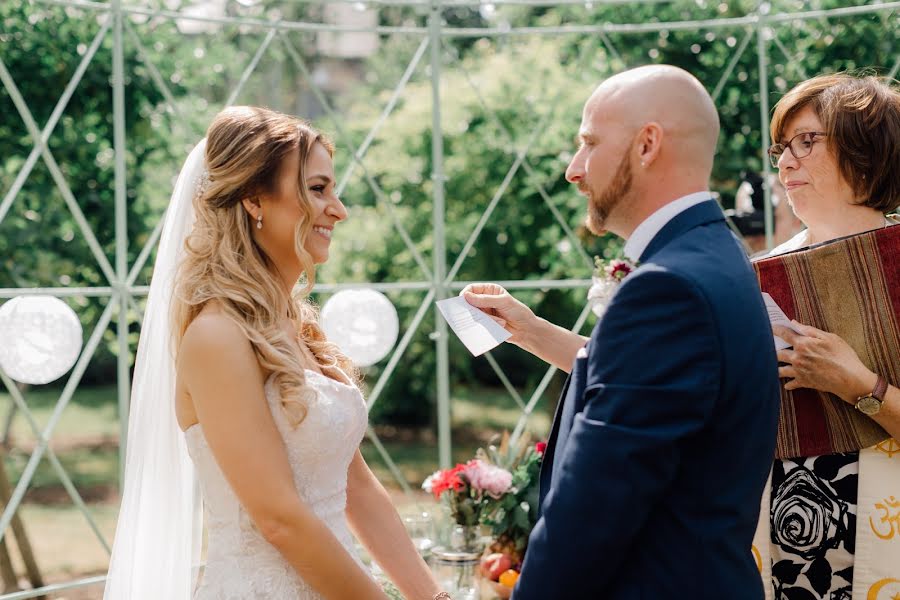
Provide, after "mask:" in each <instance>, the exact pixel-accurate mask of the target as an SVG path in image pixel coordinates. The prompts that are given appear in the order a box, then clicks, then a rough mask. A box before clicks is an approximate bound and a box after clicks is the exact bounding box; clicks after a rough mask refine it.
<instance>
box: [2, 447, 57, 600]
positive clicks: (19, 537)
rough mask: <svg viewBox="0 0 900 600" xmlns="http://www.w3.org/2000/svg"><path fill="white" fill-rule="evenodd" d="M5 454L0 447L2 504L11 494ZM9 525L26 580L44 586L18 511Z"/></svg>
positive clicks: (33, 586) (37, 585) (33, 584)
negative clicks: (23, 566)
mask: <svg viewBox="0 0 900 600" xmlns="http://www.w3.org/2000/svg"><path fill="white" fill-rule="evenodd" d="M5 455H6V452H5V451H4V450H3V448H2V447H0V501H2V503H3V504H4V505H6V504H7V503H8V502H9V499H10V496H12V485H10V483H9V477H8V476H7V474H6V461H5V460H4V459H5ZM9 527H10V529H12V532H13V535H15V536H16V546H18V547H19V553H20V554H21V555H22V562H23V563H25V573H26V574H27V575H28V581H29V582H31V587H32V588H39V587H44V579H43V577H41V572H40V569H38V566H37V561H35V560H34V552H33V551H32V549H31V542H29V541H28V535H27V534H26V533H25V526H24V525H23V524H22V519H21V517H19V514H18V511H17V512H16V514H15V515H13V518H12V521H10V524H9ZM4 542H5V539H4ZM44 598H46V596H40V599H44ZM40 599H39V600H40Z"/></svg>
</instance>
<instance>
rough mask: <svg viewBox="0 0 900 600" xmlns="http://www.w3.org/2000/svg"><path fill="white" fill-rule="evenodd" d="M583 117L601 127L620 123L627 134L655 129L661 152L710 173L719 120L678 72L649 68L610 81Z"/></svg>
mask: <svg viewBox="0 0 900 600" xmlns="http://www.w3.org/2000/svg"><path fill="white" fill-rule="evenodd" d="M588 112H590V116H591V118H593V119H599V120H600V121H601V123H602V122H604V121H607V122H608V121H610V120H615V121H619V122H620V123H622V124H623V125H624V126H625V127H626V129H630V130H631V132H632V134H637V133H638V132H639V130H640V129H641V128H642V127H644V126H645V125H647V124H648V123H654V122H655V123H658V124H659V125H660V126H661V127H662V129H663V131H664V134H665V137H666V138H667V140H666V142H667V143H666V144H665V146H666V148H671V149H677V150H678V152H677V156H679V157H681V158H683V159H684V162H687V163H691V164H692V165H695V166H700V165H701V164H702V165H704V166H708V169H707V170H708V171H710V172H711V171H712V163H713V156H714V155H715V151H716V141H717V140H718V137H719V115H718V113H717V112H716V107H715V105H714V104H713V101H712V98H710V96H709V93H707V91H706V89H705V88H704V87H703V84H701V83H700V82H699V81H697V78H696V77H694V76H693V75H691V74H690V73H688V72H687V71H685V70H683V69H679V68H678V67H673V66H670V65H651V66H646V67H638V68H636V69H631V70H628V71H624V72H622V73H619V74H618V75H615V76H613V77H610V78H609V79H607V80H606V81H604V82H603V83H602V84H600V85H599V86H598V87H597V89H596V90H594V93H593V94H592V95H591V97H590V99H589V100H588V102H587V104H586V106H585V116H587V113H588ZM664 149H665V148H664Z"/></svg>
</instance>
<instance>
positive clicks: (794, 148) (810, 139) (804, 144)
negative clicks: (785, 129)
mask: <svg viewBox="0 0 900 600" xmlns="http://www.w3.org/2000/svg"><path fill="white" fill-rule="evenodd" d="M821 137H825V134H824V133H822V132H821V131H805V132H803V133H798V134H797V135H795V136H794V137H792V138H791V139H790V141H789V142H788V143H787V144H772V145H771V146H770V147H769V162H770V163H772V166H773V167H775V168H776V169H777V168H778V159H779V158H781V155H782V154H784V151H785V150H790V151H791V154H793V155H794V158H796V159H797V160H800V159H801V158H806V157H807V156H809V153H810V152H812V148H813V144H815V143H816V142H818V141H819V140H818V138H821Z"/></svg>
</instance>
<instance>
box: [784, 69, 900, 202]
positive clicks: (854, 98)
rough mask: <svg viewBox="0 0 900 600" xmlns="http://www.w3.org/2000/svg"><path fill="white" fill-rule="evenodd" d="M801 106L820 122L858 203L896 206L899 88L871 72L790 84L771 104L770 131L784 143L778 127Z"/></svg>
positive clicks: (899, 187)
mask: <svg viewBox="0 0 900 600" xmlns="http://www.w3.org/2000/svg"><path fill="white" fill-rule="evenodd" d="M807 106H809V107H811V108H812V109H813V111H815V113H816V115H817V116H818V117H819V119H820V120H821V121H822V124H823V125H824V127H825V134H826V136H827V137H826V138H825V142H826V144H827V147H828V148H829V150H830V151H831V152H834V154H835V156H836V158H837V163H838V168H839V169H840V171H841V176H843V178H844V179H845V180H846V181H847V183H848V184H849V185H850V186H851V188H852V189H853V191H854V193H855V194H856V196H857V197H858V198H864V199H865V200H863V201H862V202H860V204H863V205H865V206H868V207H870V208H874V209H877V210H880V211H882V212H885V213H887V212H890V211H893V210H895V209H896V208H897V206H898V205H900V169H898V168H897V165H900V92H898V90H897V87H896V82H895V81H892V80H889V79H885V78H879V77H875V76H872V75H867V76H854V75H850V74H847V73H835V74H831V75H820V76H818V77H813V78H812V79H808V80H806V81H804V82H802V83H800V84H799V85H797V86H796V87H794V88H793V89H791V90H790V91H789V92H788V93H787V94H785V95H784V96H782V98H781V99H780V100H779V101H778V103H777V104H776V105H775V111H774V114H773V115H772V123H771V125H770V133H771V135H772V140H773V142H781V143H784V142H785V141H786V140H785V132H784V127H785V125H786V124H787V123H788V121H790V120H791V118H792V117H793V116H794V115H796V114H797V113H798V112H799V111H801V110H803V109H804V108H806V107H807Z"/></svg>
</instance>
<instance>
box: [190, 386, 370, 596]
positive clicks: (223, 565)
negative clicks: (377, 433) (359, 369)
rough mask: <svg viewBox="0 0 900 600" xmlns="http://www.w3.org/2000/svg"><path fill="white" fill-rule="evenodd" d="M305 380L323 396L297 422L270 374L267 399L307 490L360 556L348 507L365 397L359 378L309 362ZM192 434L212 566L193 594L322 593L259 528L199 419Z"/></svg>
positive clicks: (298, 481)
mask: <svg viewBox="0 0 900 600" xmlns="http://www.w3.org/2000/svg"><path fill="white" fill-rule="evenodd" d="M306 380H307V384H308V385H310V386H311V387H313V389H315V391H316V393H317V399H316V400H315V401H313V402H312V403H311V404H310V406H309V408H308V413H307V415H306V418H305V419H304V421H303V422H302V423H301V424H300V425H299V426H298V427H297V428H296V429H295V428H292V427H291V426H290V425H289V424H288V422H287V419H286V418H285V415H284V411H283V410H282V408H281V404H280V401H279V399H278V392H277V388H276V387H275V386H274V385H273V384H272V383H273V380H272V379H271V378H270V379H269V380H268V381H267V382H266V385H265V395H266V400H267V402H268V404H269V408H270V410H271V411H272V416H273V417H274V419H275V424H276V425H277V426H278V431H279V432H280V433H281V436H282V438H283V439H284V443H285V447H286V448H287V453H288V459H289V460H290V464H291V470H292V471H293V473H294V483H295V485H296V488H297V491H298V492H299V494H300V497H301V498H302V499H303V501H304V502H306V503H307V505H308V506H309V507H310V508H311V509H312V510H313V512H315V514H316V515H317V516H318V517H319V518H320V519H322V521H323V522H324V523H325V524H326V525H327V526H328V528H329V529H331V531H332V532H333V533H334V535H335V536H336V537H337V539H338V540H340V542H341V544H343V546H344V547H345V548H346V549H347V551H348V552H350V554H351V555H352V556H353V557H354V558H355V559H356V560H357V562H359V558H358V556H357V554H356V550H355V546H354V543H353V537H352V536H351V534H350V530H349V528H348V527H347V520H346V517H345V515H344V509H345V507H346V504H347V469H348V467H349V466H350V461H351V460H352V459H353V455H354V453H355V452H356V449H357V447H358V446H359V443H360V442H361V441H362V438H363V435H364V434H365V431H366V423H367V413H366V404H365V401H364V400H363V397H362V394H361V393H360V391H359V389H357V388H356V387H355V386H352V385H347V384H344V383H341V382H338V381H336V380H334V379H331V378H329V377H326V376H324V375H322V374H320V373H317V372H315V371H310V370H307V371H306ZM185 436H186V441H187V445H188V450H189V452H190V455H191V458H192V459H193V461H194V464H195V465H196V469H197V475H198V477H199V480H200V487H201V490H202V494H203V507H204V517H205V519H204V520H205V522H206V527H207V532H208V536H209V539H208V545H207V547H208V550H207V558H206V568H205V569H204V572H203V575H202V579H201V581H200V584H199V586H198V588H197V590H196V592H195V593H194V600H262V599H267V600H269V599H270V600H313V599H318V598H320V596H319V595H318V594H317V593H316V592H315V591H314V590H313V589H312V588H311V587H310V586H309V585H308V584H306V583H305V582H304V581H303V580H302V579H301V578H300V577H299V576H298V575H297V573H296V571H295V570H294V569H293V568H292V567H291V566H290V565H289V564H288V563H287V562H286V561H285V560H284V558H282V556H281V554H279V552H278V551H277V550H276V549H275V547H274V546H272V545H270V544H269V543H268V542H267V541H266V540H265V539H264V538H263V537H262V535H260V533H259V532H258V531H257V530H256V529H255V528H254V526H253V524H252V522H251V520H250V517H249V515H248V514H247V512H246V511H245V510H244V509H243V507H241V505H240V503H239V502H238V499H237V497H236V496H235V494H234V492H233V491H232V489H231V487H230V486H229V484H228V482H227V481H226V479H225V477H224V475H223V474H222V471H221V470H220V469H219V466H218V464H217V463H216V461H215V458H214V457H213V455H212V452H211V451H210V449H209V446H208V445H207V444H206V440H205V439H204V437H203V432H202V430H201V426H200V424H197V425H194V426H192V427H190V428H188V430H187V431H185ZM360 564H361V563H360Z"/></svg>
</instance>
